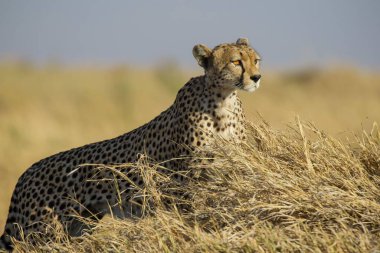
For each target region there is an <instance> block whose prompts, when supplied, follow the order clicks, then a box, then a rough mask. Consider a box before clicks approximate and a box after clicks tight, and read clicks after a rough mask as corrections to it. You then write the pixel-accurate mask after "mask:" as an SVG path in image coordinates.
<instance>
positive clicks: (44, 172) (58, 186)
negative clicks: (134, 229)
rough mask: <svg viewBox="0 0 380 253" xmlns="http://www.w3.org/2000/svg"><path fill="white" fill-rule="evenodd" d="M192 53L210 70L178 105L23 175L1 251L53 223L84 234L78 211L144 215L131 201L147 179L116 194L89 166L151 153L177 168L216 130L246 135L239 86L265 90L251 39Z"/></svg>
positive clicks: (185, 90)
mask: <svg viewBox="0 0 380 253" xmlns="http://www.w3.org/2000/svg"><path fill="white" fill-rule="evenodd" d="M192 52H193V56H194V58H195V59H196V61H197V62H198V64H199V65H200V66H201V67H202V68H203V69H204V75H201V76H198V77H194V78H191V79H190V80H189V81H188V82H187V83H186V84H185V85H184V86H183V87H182V88H181V89H180V90H179V92H178V94H177V96H176V98H175V101H174V103H173V104H172V105H171V106H170V107H169V108H168V109H167V110H165V111H163V112H162V113H161V114H160V115H158V116H157V117H156V118H154V119H153V120H152V121H150V122H149V123H146V124H145V125H143V126H141V127H139V128H136V129H135V130H133V131H131V132H128V133H126V134H123V135H121V136H119V137H116V138H113V139H109V140H104V141H100V142H97V143H92V144H88V145H85V146H82V147H79V148H74V149H71V150H68V151H64V152H61V153H58V154H55V155H53V156H50V157H48V158H45V159H43V160H41V161H39V162H37V163H35V164H33V165H32V166H31V167H30V168H29V169H27V170H26V171H25V172H24V173H23V174H22V176H21V177H20V178H19V180H18V182H17V184H16V187H15V190H14V192H13V195H12V198H11V204H10V208H9V215H8V218H7V221H6V225H5V232H4V234H3V235H2V236H1V240H0V244H3V245H2V247H3V248H5V249H8V250H11V249H12V243H11V239H12V238H15V239H20V238H21V234H22V235H23V236H27V235H29V234H31V233H32V232H37V233H44V231H46V226H47V225H49V223H52V221H53V220H55V221H57V220H58V221H59V222H60V223H61V224H62V225H63V226H64V227H65V229H66V230H65V231H66V232H67V233H68V234H69V235H70V236H79V235H81V233H82V232H83V229H82V227H81V226H78V224H77V222H76V221H75V219H74V218H73V215H71V214H72V213H73V212H76V213H79V214H80V215H81V216H86V215H89V213H91V214H96V215H99V216H101V215H105V214H111V213H112V215H114V216H116V217H121V218H125V217H133V216H137V217H138V216H139V215H141V210H139V208H138V206H133V205H132V200H131V196H132V187H131V183H132V182H133V183H134V184H136V185H138V186H142V185H143V183H144V182H143V181H142V180H141V178H140V177H139V176H138V175H128V173H126V175H127V176H128V177H129V179H130V180H124V181H122V182H120V184H119V188H120V192H121V196H120V195H119V196H118V194H116V192H115V188H114V186H113V185H112V184H110V183H107V181H101V180H89V179H93V178H96V177H99V175H97V174H96V173H98V172H97V171H96V170H94V168H93V167H91V166H90V165H91V164H98V165H99V164H106V165H120V164H125V163H134V162H136V161H137V160H138V157H139V155H140V154H146V156H148V157H150V158H151V159H153V160H154V161H157V162H162V161H167V162H166V163H165V167H167V168H169V169H171V170H174V171H176V170H177V171H178V170H183V169H186V166H188V163H186V162H185V161H183V160H181V159H173V158H179V157H183V156H189V155H190V154H191V152H196V151H197V150H200V149H201V148H207V147H208V146H211V144H212V143H213V141H215V136H216V135H218V136H220V137H222V138H224V139H227V140H233V141H234V142H243V141H244V140H245V138H246V135H245V127H244V122H245V116H244V113H243V110H242V106H241V101H240V100H239V98H238V96H237V91H238V90H244V91H248V92H253V91H255V90H256V89H257V88H259V85H260V80H261V75H260V72H259V64H260V56H259V54H258V53H257V52H256V51H255V50H254V49H253V48H252V47H251V46H250V45H249V43H248V39H245V38H240V39H238V40H237V41H236V43H224V44H220V45H218V46H216V47H215V48H213V49H209V48H208V47H207V46H205V45H203V44H198V45H195V46H194V48H193V51H192ZM82 165H84V166H82ZM86 165H87V166H86ZM102 176H104V175H102ZM178 177H179V178H176V179H177V180H179V181H181V180H183V178H181V176H178ZM120 198H121V199H122V200H123V202H122V205H120V203H119V199H120Z"/></svg>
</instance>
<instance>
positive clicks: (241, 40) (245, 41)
mask: <svg viewBox="0 0 380 253" xmlns="http://www.w3.org/2000/svg"><path fill="white" fill-rule="evenodd" d="M236 44H237V45H244V46H249V42H248V39H247V38H239V39H238V40H237V41H236Z"/></svg>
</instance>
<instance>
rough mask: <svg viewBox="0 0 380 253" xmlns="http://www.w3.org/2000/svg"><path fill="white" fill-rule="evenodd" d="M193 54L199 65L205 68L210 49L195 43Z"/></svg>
mask: <svg viewBox="0 0 380 253" xmlns="http://www.w3.org/2000/svg"><path fill="white" fill-rule="evenodd" d="M193 55H194V58H195V59H196V60H197V62H198V64H199V65H200V66H201V67H203V68H204V69H205V68H207V62H208V58H209V56H210V55H211V50H210V49H209V48H208V47H207V46H205V45H202V44H198V45H195V46H194V48H193Z"/></svg>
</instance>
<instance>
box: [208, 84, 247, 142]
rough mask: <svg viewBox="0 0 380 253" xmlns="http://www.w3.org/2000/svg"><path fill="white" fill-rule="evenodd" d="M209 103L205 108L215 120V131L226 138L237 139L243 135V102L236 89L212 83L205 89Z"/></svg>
mask: <svg viewBox="0 0 380 253" xmlns="http://www.w3.org/2000/svg"><path fill="white" fill-rule="evenodd" d="M204 94H205V97H208V99H207V103H203V106H204V107H207V109H206V108H204V109H206V111H207V112H208V114H209V115H210V116H211V119H212V121H213V132H214V133H215V134H218V135H220V136H222V137H223V138H225V139H235V138H236V137H239V136H240V135H242V133H243V132H242V130H243V129H244V127H243V121H244V118H245V116H244V114H243V110H242V107H241V102H240V99H239V97H238V96H237V91H236V90H234V89H223V88H221V87H218V86H216V85H210V86H209V88H205V90H204Z"/></svg>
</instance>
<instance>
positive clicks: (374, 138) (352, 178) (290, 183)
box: [16, 121, 380, 252]
mask: <svg viewBox="0 0 380 253" xmlns="http://www.w3.org/2000/svg"><path fill="white" fill-rule="evenodd" d="M139 167H140V169H141V170H142V171H144V172H145V173H144V180H145V182H147V184H148V185H149V186H148V187H146V188H144V189H140V192H139V193H138V194H144V196H145V197H146V199H147V201H146V203H150V204H149V206H148V208H149V207H150V211H151V213H152V214H151V215H148V216H147V217H146V218H144V219H141V220H135V221H133V220H114V219H111V218H106V219H103V220H102V221H101V222H100V223H99V224H97V226H96V228H95V229H94V232H93V233H92V234H86V235H85V236H84V237H82V238H76V239H73V240H69V239H68V238H65V237H64V235H62V234H61V233H59V232H57V234H56V235H57V238H56V241H51V242H49V243H44V244H41V245H38V246H36V247H32V246H30V245H27V244H23V243H19V244H16V249H17V250H18V251H20V252H34V251H35V252H375V250H380V131H379V129H378V128H377V126H375V127H374V128H373V131H372V132H371V133H363V134H362V135H361V136H360V137H359V136H358V137H357V139H356V140H355V142H353V143H351V144H347V143H343V142H341V141H338V140H337V139H335V138H333V137H331V136H328V135H326V134H325V133H323V132H321V131H320V130H318V129H316V128H315V127H314V126H312V125H310V124H302V123H301V122H299V121H297V122H296V123H295V124H294V125H293V126H291V127H289V128H288V129H287V130H284V131H274V130H273V129H272V128H271V127H269V126H268V124H267V123H265V122H260V123H258V124H254V125H252V126H250V139H249V140H248V142H247V144H246V145H244V146H242V147H237V146H236V145H233V144H231V143H225V142H223V141H222V140H219V142H218V143H217V145H216V146H215V159H214V162H213V163H212V164H210V165H202V166H198V167H197V168H193V169H194V170H195V171H196V172H197V174H198V175H199V177H198V178H197V179H195V180H192V181H191V182H190V183H189V184H188V185H187V186H186V187H184V188H182V190H183V191H185V192H186V193H187V194H188V195H189V196H192V197H191V199H186V200H178V201H182V202H183V203H185V205H182V207H183V206H185V207H186V210H185V211H183V208H182V209H175V208H174V209H173V208H172V209H168V208H166V207H165V205H163V204H162V199H163V198H164V195H163V194H162V193H163V192H166V191H165V189H167V188H168V187H173V185H171V184H169V185H168V184H163V183H162V182H167V180H165V179H166V178H165V176H163V175H158V174H157V173H156V172H155V168H154V166H153V167H152V166H148V165H147V164H146V163H144V162H141V163H140V164H139ZM157 185H163V186H160V187H159V186H157ZM152 207H153V208H152Z"/></svg>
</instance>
